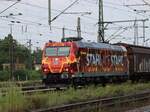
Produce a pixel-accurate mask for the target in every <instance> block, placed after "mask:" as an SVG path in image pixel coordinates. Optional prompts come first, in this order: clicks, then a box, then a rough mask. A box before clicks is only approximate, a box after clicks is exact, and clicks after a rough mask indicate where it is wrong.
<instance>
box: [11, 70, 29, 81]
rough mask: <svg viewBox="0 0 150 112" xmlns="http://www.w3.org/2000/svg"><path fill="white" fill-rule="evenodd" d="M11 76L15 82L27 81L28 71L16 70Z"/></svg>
mask: <svg viewBox="0 0 150 112" xmlns="http://www.w3.org/2000/svg"><path fill="white" fill-rule="evenodd" d="M13 75H14V78H15V80H20V81H24V80H27V79H28V77H29V71H28V70H16V71H15V72H14V74H13Z"/></svg>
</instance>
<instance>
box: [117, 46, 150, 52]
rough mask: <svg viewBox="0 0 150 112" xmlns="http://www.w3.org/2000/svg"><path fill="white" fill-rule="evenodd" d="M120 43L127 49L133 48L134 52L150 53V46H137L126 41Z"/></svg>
mask: <svg viewBox="0 0 150 112" xmlns="http://www.w3.org/2000/svg"><path fill="white" fill-rule="evenodd" d="M118 45H123V46H125V47H126V48H127V49H128V48H130V49H132V52H133V53H143V54H150V47H145V46H137V45H131V44H126V43H118Z"/></svg>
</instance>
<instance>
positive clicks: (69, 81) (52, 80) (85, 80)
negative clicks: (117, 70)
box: [43, 74, 128, 86]
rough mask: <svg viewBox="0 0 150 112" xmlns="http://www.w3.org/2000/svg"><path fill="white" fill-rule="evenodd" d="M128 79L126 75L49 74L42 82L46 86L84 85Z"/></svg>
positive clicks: (103, 83) (118, 81)
mask: <svg viewBox="0 0 150 112" xmlns="http://www.w3.org/2000/svg"><path fill="white" fill-rule="evenodd" d="M126 80H128V76H126V75H123V76H96V77H62V74H49V75H47V77H46V78H44V79H43V83H44V84H45V85H47V86H56V85H72V86H79V85H81V86H84V85H88V84H95V85H97V84H102V85H103V86H105V84H106V83H121V82H125V81H126Z"/></svg>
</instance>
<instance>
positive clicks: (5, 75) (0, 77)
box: [0, 71, 10, 81]
mask: <svg viewBox="0 0 150 112" xmlns="http://www.w3.org/2000/svg"><path fill="white" fill-rule="evenodd" d="M9 77H10V73H9V72H8V71H0V81H7V80H9Z"/></svg>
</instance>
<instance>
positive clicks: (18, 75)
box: [0, 70, 42, 81]
mask: <svg viewBox="0 0 150 112" xmlns="http://www.w3.org/2000/svg"><path fill="white" fill-rule="evenodd" d="M41 74H42V73H41V72H40V71H34V70H16V71H14V73H13V75H14V78H15V80H16V81H25V80H41V78H42V75H41ZM9 78H10V72H9V71H0V81H8V80H9Z"/></svg>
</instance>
